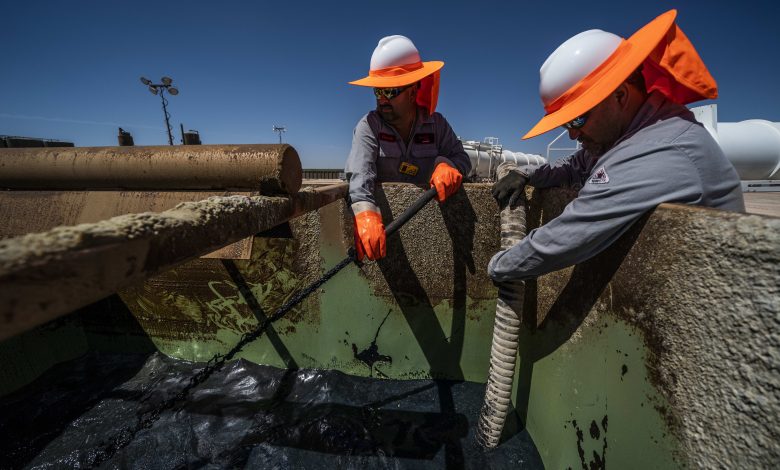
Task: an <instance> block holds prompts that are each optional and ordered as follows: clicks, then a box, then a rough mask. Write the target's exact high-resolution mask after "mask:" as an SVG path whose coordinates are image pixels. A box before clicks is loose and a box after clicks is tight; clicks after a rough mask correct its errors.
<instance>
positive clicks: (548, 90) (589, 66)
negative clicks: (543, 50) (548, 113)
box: [539, 29, 623, 106]
mask: <svg viewBox="0 0 780 470" xmlns="http://www.w3.org/2000/svg"><path fill="white" fill-rule="evenodd" d="M622 41H623V39H622V38H621V37H620V36H617V35H615V34H612V33H608V32H606V31H602V30H600V29H591V30H588V31H584V32H582V33H580V34H578V35H576V36H573V37H571V38H570V39H568V40H567V41H566V42H564V43H563V44H561V45H560V46H558V48H557V49H555V52H553V53H552V54H550V57H548V58H547V60H546V61H544V64H543V65H542V68H541V69H539V75H540V82H539V96H540V97H541V98H542V103H544V105H545V106H548V105H549V104H550V103H552V102H553V101H554V100H556V99H557V98H559V97H560V96H561V95H563V94H564V93H565V92H566V91H568V90H569V89H571V87H573V86H574V85H575V84H576V83H577V82H579V81H580V80H582V79H583V78H585V77H586V76H588V74H590V73H591V72H593V71H594V70H595V69H596V67H598V66H599V65H601V64H603V63H604V62H605V61H606V60H607V58H609V56H610V55H612V53H613V52H615V50H617V48H618V46H619V45H620V43H621V42H622Z"/></svg>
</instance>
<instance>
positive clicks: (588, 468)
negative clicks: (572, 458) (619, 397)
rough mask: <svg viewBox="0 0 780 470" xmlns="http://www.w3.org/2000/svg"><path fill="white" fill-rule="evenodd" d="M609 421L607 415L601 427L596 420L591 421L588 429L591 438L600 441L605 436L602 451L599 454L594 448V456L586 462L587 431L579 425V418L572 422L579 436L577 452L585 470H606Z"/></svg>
mask: <svg viewBox="0 0 780 470" xmlns="http://www.w3.org/2000/svg"><path fill="white" fill-rule="evenodd" d="M607 423H608V418H607V415H604V418H602V420H601V428H599V425H598V424H597V423H596V420H593V421H591V422H590V427H589V429H588V431H589V434H590V437H591V439H593V440H594V441H598V440H599V439H600V438H602V435H603V438H602V448H601V453H600V454H599V453H598V452H596V451H595V450H594V451H593V458H592V459H591V460H589V461H587V462H586V461H585V447H584V446H583V444H584V443H585V433H584V432H583V431H582V429H580V427H579V425H578V424H577V420H572V422H571V424H572V426H574V432H575V435H576V436H577V454H579V456H580V464H581V465H582V468H583V470H599V469H600V470H604V469H606V468H607ZM602 430H603V433H602Z"/></svg>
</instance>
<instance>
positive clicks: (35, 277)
mask: <svg viewBox="0 0 780 470" xmlns="http://www.w3.org/2000/svg"><path fill="white" fill-rule="evenodd" d="M346 192H347V185H346V183H340V184H336V185H332V186H326V187H322V188H317V189H314V190H306V191H301V192H299V193H297V194H295V195H294V196H292V197H289V196H288V197H267V196H227V197H225V196H215V197H210V198H208V199H206V200H203V201H199V202H184V203H181V204H179V205H178V206H176V207H175V208H173V209H170V210H167V211H164V212H158V213H154V212H144V213H140V214H127V215H122V216H118V217H114V218H111V219H109V220H104V221H102V222H97V223H93V224H81V225H76V226H70V227H67V226H63V227H56V228H54V229H52V230H50V231H48V232H44V233H34V234H28V235H23V236H21V237H16V238H9V239H5V240H0V341H1V340H3V339H5V338H9V337H11V336H14V335H16V334H19V333H21V332H23V331H26V330H29V329H31V328H33V327H35V326H37V325H41V324H43V323H45V322H47V321H50V320H53V319H55V318H57V317H60V316H62V315H65V314H67V313H69V312H71V311H73V310H75V309H77V308H80V307H83V306H85V305H89V304H90V303H92V302H95V301H97V300H100V299H101V298H103V297H105V296H107V295H110V294H111V293H113V292H116V291H117V290H119V289H121V288H123V287H126V286H128V285H131V284H133V283H136V282H139V281H141V280H144V279H147V278H149V277H151V276H153V275H155V274H157V273H159V272H162V271H165V270H167V269H170V268H172V267H175V266H177V265H178V264H181V263H183V262H186V261H188V260H190V259H194V258H197V257H198V256H201V255H203V254H206V253H209V252H212V251H214V250H215V249H217V248H219V247H221V246H224V245H227V244H229V243H232V242H235V241H236V240H239V239H241V238H244V237H247V236H251V235H254V234H255V233H258V232H261V231H263V230H267V229H269V228H271V227H274V226H276V225H278V224H280V223H282V222H284V221H287V220H289V219H290V218H293V217H296V216H298V215H301V214H303V213H306V212H309V211H312V210H316V209H319V208H320V207H323V206H325V205H327V204H330V203H331V202H335V201H338V200H340V199H342V198H343V197H344V196H345V195H346Z"/></svg>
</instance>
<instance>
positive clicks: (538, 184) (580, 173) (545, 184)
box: [518, 150, 590, 188]
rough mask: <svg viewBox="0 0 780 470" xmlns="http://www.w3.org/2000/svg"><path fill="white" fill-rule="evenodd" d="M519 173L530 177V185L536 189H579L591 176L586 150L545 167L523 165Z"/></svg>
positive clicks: (547, 164)
mask: <svg viewBox="0 0 780 470" xmlns="http://www.w3.org/2000/svg"><path fill="white" fill-rule="evenodd" d="M518 171H519V172H520V173H521V174H523V175H525V176H527V177H528V184H530V185H531V186H533V187H535V188H550V187H570V188H579V187H580V186H581V185H582V183H583V181H584V180H585V178H586V177H587V176H588V175H589V174H590V168H589V165H588V163H587V157H586V156H585V151H584V150H579V151H577V152H576V153H574V154H572V155H569V156H568V157H565V158H560V159H558V160H556V161H555V162H554V163H545V164H544V165H523V166H520V167H518Z"/></svg>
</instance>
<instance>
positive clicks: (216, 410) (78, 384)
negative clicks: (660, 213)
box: [0, 353, 543, 470]
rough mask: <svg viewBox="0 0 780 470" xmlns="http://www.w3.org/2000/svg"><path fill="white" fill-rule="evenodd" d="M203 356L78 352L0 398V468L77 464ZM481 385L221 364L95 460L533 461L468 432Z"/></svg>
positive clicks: (246, 464)
mask: <svg viewBox="0 0 780 470" xmlns="http://www.w3.org/2000/svg"><path fill="white" fill-rule="evenodd" d="M202 367H203V364H198V363H191V362H187V361H179V360H175V359H171V358H168V357H166V356H164V355H162V354H159V353H155V354H152V355H148V356H144V355H129V354H124V355H116V354H112V355H106V354H102V355H101V354H93V353H90V354H87V355H85V356H83V357H81V358H79V359H76V360H74V361H69V362H67V363H63V364H60V365H58V366H55V367H54V368H52V369H51V370H49V371H48V372H47V373H46V374H44V375H43V376H42V377H41V378H39V379H38V380H36V381H35V382H34V383H32V384H30V385H29V386H27V387H25V388H24V389H23V390H19V391H17V392H14V393H13V394H11V395H9V396H6V397H3V398H0V416H2V419H0V455H2V456H3V459H2V461H1V462H0V468H86V467H87V466H88V465H87V464H88V463H89V462H91V461H93V460H91V459H92V458H93V457H94V455H96V454H97V453H98V452H99V451H100V449H101V448H102V446H105V445H106V444H107V442H108V441H109V440H110V438H111V437H114V436H116V435H118V433H120V432H122V431H123V430H125V429H128V428H130V427H132V426H133V425H134V424H135V423H136V422H137V416H138V413H139V412H144V411H149V410H153V409H155V407H156V406H158V405H159V404H160V403H161V402H163V401H164V400H166V399H168V398H170V397H172V396H174V395H176V393H178V392H179V391H180V390H181V389H182V388H183V387H184V386H185V385H186V383H187V381H188V379H189V378H190V377H191V376H192V374H193V373H194V372H196V371H197V370H199V369H200V368H202ZM484 390H485V386H484V384H477V383H471V382H453V381H442V380H386V379H370V378H361V377H353V376H349V375H346V374H343V373H340V372H336V371H323V370H310V369H302V370H284V369H278V368H273V367H268V366H260V365H256V364H253V363H251V362H248V361H245V360H239V361H235V362H232V363H229V364H226V365H225V367H224V368H223V369H222V370H220V371H217V372H216V373H214V374H213V375H212V376H211V377H209V379H208V380H206V381H205V382H204V383H202V384H200V385H199V386H198V387H196V388H195V389H193V390H192V392H191V393H190V394H189V395H188V397H187V400H186V401H184V402H182V403H181V404H179V405H177V406H176V407H174V409H173V410H166V411H164V412H162V414H161V415H160V417H159V419H157V420H156V421H154V423H153V424H152V426H151V427H150V428H149V429H143V430H141V431H140V432H138V433H137V435H136V436H135V437H134V438H133V439H132V440H131V441H130V443H129V444H128V445H126V446H125V447H123V448H122V449H120V450H118V451H117V452H116V453H115V454H114V455H113V456H112V457H111V458H110V459H109V460H108V461H106V462H105V463H103V464H102V465H101V466H100V467H101V468H132V469H135V468H137V469H148V468H155V469H168V468H170V469H179V468H306V469H328V470H330V469H331V468H356V469H358V468H359V469H365V468H415V469H416V468H480V469H483V468H513V469H516V468H543V465H542V463H541V459H540V457H539V454H538V452H537V450H536V447H535V446H534V443H533V441H532V440H531V438H530V436H529V435H528V433H527V432H525V431H522V432H516V433H511V435H510V436H508V437H507V438H506V440H505V441H504V442H503V443H502V444H501V445H500V446H499V447H498V448H497V449H495V450H491V451H485V450H483V449H482V448H481V447H480V446H479V445H478V444H477V443H476V440H475V431H476V423H477V420H478V417H479V410H480V408H481V406H482V400H483V397H484Z"/></svg>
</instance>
